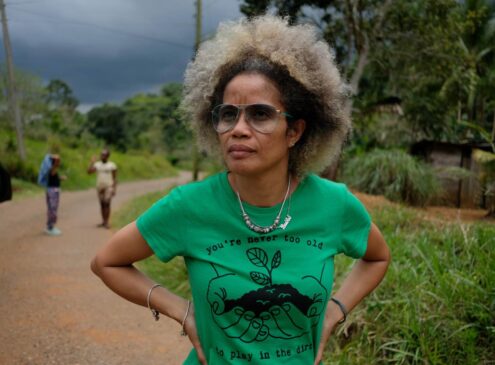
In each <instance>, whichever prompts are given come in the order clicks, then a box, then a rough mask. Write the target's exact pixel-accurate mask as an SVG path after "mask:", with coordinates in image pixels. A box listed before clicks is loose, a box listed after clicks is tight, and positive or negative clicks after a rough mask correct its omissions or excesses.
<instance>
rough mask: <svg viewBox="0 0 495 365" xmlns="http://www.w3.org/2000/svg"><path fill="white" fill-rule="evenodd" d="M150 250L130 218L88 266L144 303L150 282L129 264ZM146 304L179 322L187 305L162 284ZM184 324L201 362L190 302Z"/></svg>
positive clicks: (117, 290)
mask: <svg viewBox="0 0 495 365" xmlns="http://www.w3.org/2000/svg"><path fill="white" fill-rule="evenodd" d="M152 254H153V251H152V250H151V248H150V247H149V246H148V244H147V243H146V241H145V240H144V238H143V236H142V235H141V233H140V232H139V230H138V228H137V226H136V223H135V222H132V223H130V224H128V225H127V226H125V227H124V228H122V229H121V230H119V231H118V232H117V233H116V234H115V235H114V236H113V237H112V238H111V239H110V241H108V242H107V243H106V244H105V245H104V246H103V247H102V248H101V249H100V251H99V252H98V253H97V254H96V256H95V258H94V259H93V260H92V261H91V270H93V272H94V273H95V274H96V275H98V276H99V277H100V279H101V280H103V282H104V283H105V284H106V285H107V286H108V287H109V288H110V289H111V290H113V291H114V292H115V293H117V294H118V295H120V296H121V297H123V298H125V299H127V300H129V301H131V302H133V303H136V304H139V305H142V306H145V307H146V306H147V302H146V298H147V295H148V291H149V290H150V288H151V287H152V286H153V284H154V282H153V281H151V280H150V279H149V278H148V277H147V276H145V275H144V274H143V273H141V272H140V271H139V270H137V269H136V268H135V267H134V266H133V264H134V263H135V262H136V261H140V260H142V259H145V258H146V257H149V256H151V255H152ZM150 304H151V307H152V308H154V309H156V310H158V311H159V312H160V313H162V314H164V315H166V316H168V317H170V318H173V319H175V320H176V321H177V322H179V323H181V322H182V320H183V318H184V314H185V313H186V310H187V306H188V302H187V300H186V299H184V298H182V297H180V296H178V295H175V294H174V293H172V292H171V291H169V290H167V289H166V288H163V287H158V288H156V289H154V290H153V293H152V295H151V298H150ZM151 319H152V318H151V313H150V320H151ZM185 328H186V332H187V334H188V335H189V338H190V340H191V342H192V344H193V346H194V347H195V348H196V351H197V353H198V358H199V359H200V361H201V363H202V364H206V362H205V361H204V355H203V352H202V349H201V345H200V343H199V339H198V336H197V331H196V324H195V320H194V308H193V306H192V305H191V310H190V312H189V316H188V317H187V320H186V324H185Z"/></svg>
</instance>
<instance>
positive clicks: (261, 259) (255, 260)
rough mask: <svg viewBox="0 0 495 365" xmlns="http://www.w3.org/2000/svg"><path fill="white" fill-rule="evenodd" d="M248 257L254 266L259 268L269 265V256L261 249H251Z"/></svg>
mask: <svg viewBox="0 0 495 365" xmlns="http://www.w3.org/2000/svg"><path fill="white" fill-rule="evenodd" d="M247 257H248V259H249V261H251V263H252V264H253V265H255V266H258V267H266V264H267V263H268V256H267V255H266V252H265V251H264V250H262V249H261V248H250V249H249V250H247Z"/></svg>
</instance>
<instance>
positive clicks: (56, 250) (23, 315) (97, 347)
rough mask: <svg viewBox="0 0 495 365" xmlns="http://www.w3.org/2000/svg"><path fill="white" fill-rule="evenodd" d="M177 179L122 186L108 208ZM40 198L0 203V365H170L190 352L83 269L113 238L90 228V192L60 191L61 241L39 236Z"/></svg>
mask: <svg viewBox="0 0 495 365" xmlns="http://www.w3.org/2000/svg"><path fill="white" fill-rule="evenodd" d="M189 179H190V175H186V174H182V175H180V176H179V177H177V178H172V179H163V180H155V181H146V182H136V183H126V184H121V185H120V186H119V188H118V193H117V196H116V198H115V199H114V202H113V208H114V209H115V208H118V207H119V206H120V205H121V204H122V203H124V202H125V201H127V200H129V199H131V198H132V197H135V196H137V195H141V194H144V193H146V192H150V191H156V190H160V189H163V188H164V187H166V186H167V185H170V184H178V183H183V182H186V181H188V180H189ZM45 215H46V208H45V202H44V196H40V197H35V198H31V199H26V200H22V201H20V202H7V203H2V204H0V250H1V251H0V364H2V365H4V364H5V365H17V364H22V365H47V364H63V365H76V364H78V365H85V364H88V365H89V364H91V365H99V364H101V365H117V364H118V365H122V364H132V365H140V364H143V365H154V364H161V365H175V364H182V361H183V359H184V358H185V357H186V356H187V353H188V352H189V350H190V347H191V346H190V344H189V341H188V340H187V339H186V338H182V337H180V336H179V331H180V326H179V325H178V324H177V323H175V322H172V321H171V320H168V319H167V318H163V317H162V318H161V319H160V321H159V322H155V321H154V320H153V318H152V316H151V314H150V313H149V311H148V309H146V308H143V307H140V306H137V305H134V304H132V303H128V302H126V301H125V300H123V299H120V298H119V297H118V296H117V295H115V294H113V293H112V292H110V291H109V290H108V289H107V288H106V287H105V286H104V285H103V283H102V282H101V281H100V280H99V279H98V278H97V277H96V276H94V275H93V274H92V273H91V271H90V269H89V263H90V260H91V258H92V257H93V255H94V254H95V252H96V251H97V249H98V247H100V246H101V244H102V243H103V242H105V241H106V240H107V239H108V238H109V237H110V236H111V234H112V232H111V231H108V230H105V229H102V228H97V227H96V224H97V223H99V221H100V216H99V207H98V203H97V199H96V193H95V191H94V190H87V191H80V192H63V193H62V196H61V205H60V209H59V224H58V226H59V227H60V229H61V230H62V232H63V234H62V235H61V236H58V237H50V236H46V235H44V234H43V228H44V224H45Z"/></svg>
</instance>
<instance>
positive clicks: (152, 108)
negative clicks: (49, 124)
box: [87, 83, 192, 164]
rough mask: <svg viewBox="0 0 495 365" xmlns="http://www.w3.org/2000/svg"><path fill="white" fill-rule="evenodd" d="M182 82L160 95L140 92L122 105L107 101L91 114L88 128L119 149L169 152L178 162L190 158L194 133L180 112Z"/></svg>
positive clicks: (172, 160)
mask: <svg viewBox="0 0 495 365" xmlns="http://www.w3.org/2000/svg"><path fill="white" fill-rule="evenodd" d="M181 93H182V85H180V84H176V83H169V84H166V85H164V86H163V87H162V89H161V91H160V94H151V93H149V94H143V93H140V94H137V95H134V96H133V97H131V98H129V99H127V100H126V101H124V103H123V104H122V105H109V104H104V105H101V106H97V107H95V108H93V109H91V110H90V111H89V113H88V124H87V127H88V130H89V131H90V132H91V133H92V134H93V135H95V136H96V137H97V138H100V139H102V140H104V141H105V142H106V143H107V144H109V145H112V146H115V147H117V148H118V149H119V150H122V151H125V150H127V149H145V150H147V151H149V152H152V153H166V154H167V156H168V158H169V160H170V161H171V162H172V163H173V164H176V163H177V162H178V161H180V160H187V159H189V158H190V157H189V155H190V153H191V151H190V147H191V144H192V134H191V132H190V131H189V130H188V129H187V127H186V123H185V122H184V119H183V117H182V115H181V113H180V112H179V108H178V107H179V103H180V98H181Z"/></svg>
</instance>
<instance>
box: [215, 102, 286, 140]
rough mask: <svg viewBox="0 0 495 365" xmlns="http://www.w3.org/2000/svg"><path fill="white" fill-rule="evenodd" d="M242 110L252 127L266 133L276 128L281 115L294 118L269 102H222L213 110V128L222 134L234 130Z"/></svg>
mask: <svg viewBox="0 0 495 365" xmlns="http://www.w3.org/2000/svg"><path fill="white" fill-rule="evenodd" d="M241 111H244V118H245V120H246V122H247V123H248V124H249V126H250V127H251V128H253V129H254V130H255V131H257V132H260V133H265V134H266V133H272V132H273V131H274V130H275V127H276V126H277V123H278V120H279V116H280V115H285V116H286V117H289V118H292V116H291V115H290V114H288V113H286V112H283V111H281V110H278V109H276V108H275V107H273V106H271V105H267V104H237V105H234V104H220V105H217V106H216V107H215V108H213V110H212V111H211V120H212V122H213V128H215V130H216V131H217V132H218V133H220V134H221V133H225V132H228V131H230V130H232V129H233V128H234V127H235V125H236V124H237V122H238V121H239V117H240V115H241Z"/></svg>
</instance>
